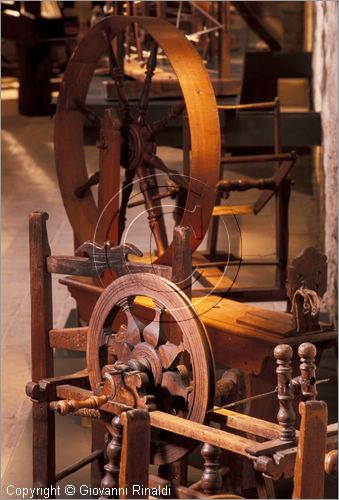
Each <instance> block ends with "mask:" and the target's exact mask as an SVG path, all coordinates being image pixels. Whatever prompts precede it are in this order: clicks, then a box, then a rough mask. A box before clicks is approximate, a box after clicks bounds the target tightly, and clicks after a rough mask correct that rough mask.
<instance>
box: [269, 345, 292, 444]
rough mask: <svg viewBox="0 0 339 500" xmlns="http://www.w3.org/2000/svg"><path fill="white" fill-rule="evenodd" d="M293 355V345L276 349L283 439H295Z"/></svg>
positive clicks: (280, 437)
mask: <svg viewBox="0 0 339 500" xmlns="http://www.w3.org/2000/svg"><path fill="white" fill-rule="evenodd" d="M292 356H293V350H292V348H291V346H289V345H287V344H281V345H278V346H276V348H275V349H274V357H275V359H276V361H277V365H278V366H277V369H276V373H277V380H278V400H279V412H278V415H277V419H278V422H279V425H280V427H281V432H280V436H279V439H281V440H282V441H290V440H294V439H295V428H294V422H295V419H296V415H295V412H294V409H293V405H292V401H293V390H292V368H291V360H292Z"/></svg>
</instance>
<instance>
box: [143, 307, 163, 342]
mask: <svg viewBox="0 0 339 500" xmlns="http://www.w3.org/2000/svg"><path fill="white" fill-rule="evenodd" d="M164 312H165V311H164V309H158V308H157V309H156V310H155V316H154V319H153V321H152V322H151V323H149V324H148V325H146V326H145V328H144V330H143V332H142V335H143V338H144V340H145V342H148V343H149V344H151V345H152V346H153V347H158V346H159V345H161V344H164V343H165V342H166V335H165V332H164V329H163V325H162V323H161V318H162V315H163V314H164Z"/></svg>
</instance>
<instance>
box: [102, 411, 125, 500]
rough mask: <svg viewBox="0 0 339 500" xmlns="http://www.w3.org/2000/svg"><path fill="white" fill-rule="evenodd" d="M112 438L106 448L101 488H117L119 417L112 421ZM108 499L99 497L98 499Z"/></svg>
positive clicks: (119, 454)
mask: <svg viewBox="0 0 339 500" xmlns="http://www.w3.org/2000/svg"><path fill="white" fill-rule="evenodd" d="M112 428H113V437H112V439H111V441H110V443H109V444H108V446H107V459H108V463H107V464H106V465H105V466H104V469H105V471H106V474H105V476H104V478H103V479H102V481H101V488H102V489H103V488H109V489H110V490H111V489H112V488H119V472H120V457H121V448H122V425H121V420H120V417H119V416H117V417H114V418H113V420H112ZM105 498H109V497H106V496H101V497H100V499H102V500H103V499H105Z"/></svg>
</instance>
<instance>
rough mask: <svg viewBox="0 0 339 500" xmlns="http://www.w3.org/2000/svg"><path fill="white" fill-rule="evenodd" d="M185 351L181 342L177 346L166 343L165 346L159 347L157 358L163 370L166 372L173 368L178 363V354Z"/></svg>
mask: <svg viewBox="0 0 339 500" xmlns="http://www.w3.org/2000/svg"><path fill="white" fill-rule="evenodd" d="M184 351H185V349H184V346H183V344H182V342H180V344H179V345H175V344H172V343H171V342H166V344H164V345H161V346H160V347H159V349H158V353H159V358H160V361H161V364H162V366H163V368H165V369H166V370H167V369H169V368H173V367H174V366H175V365H176V364H177V363H178V361H179V357H180V354H181V353H183V352H184Z"/></svg>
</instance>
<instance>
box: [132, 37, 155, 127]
mask: <svg viewBox="0 0 339 500" xmlns="http://www.w3.org/2000/svg"><path fill="white" fill-rule="evenodd" d="M157 52H158V44H157V43H156V42H154V44H153V46H152V49H151V53H150V56H149V58H148V61H147V64H146V77H145V81H144V86H143V89H142V92H141V96H140V99H139V106H138V108H139V109H138V117H137V123H138V124H139V125H144V124H145V115H146V112H147V109H148V102H149V94H150V90H151V84H152V77H153V75H154V71H155V68H156V65H157Z"/></svg>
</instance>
